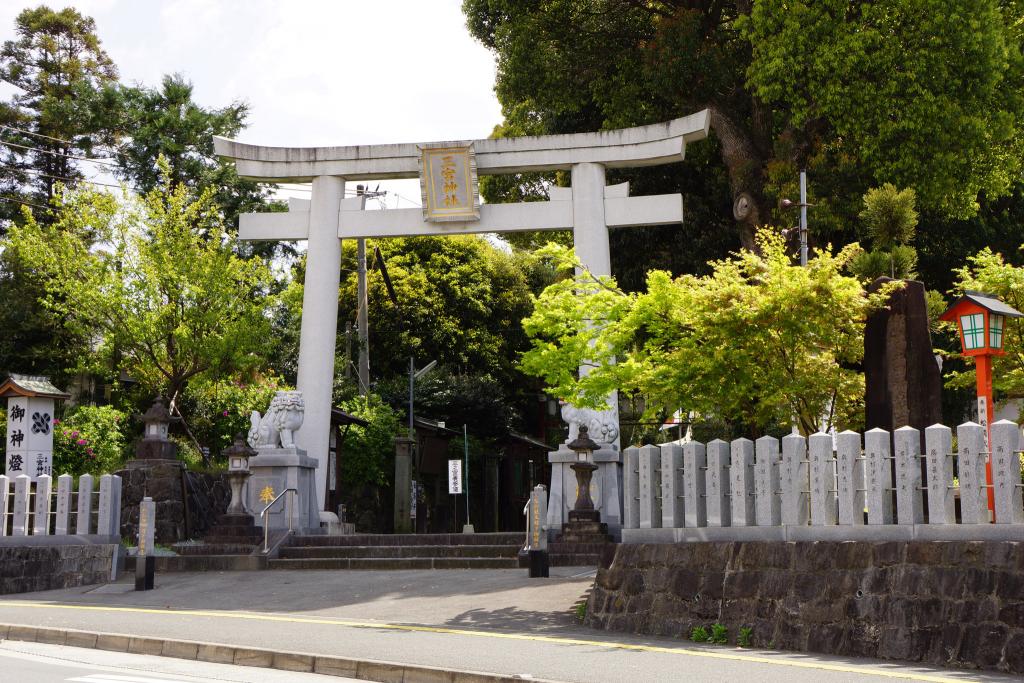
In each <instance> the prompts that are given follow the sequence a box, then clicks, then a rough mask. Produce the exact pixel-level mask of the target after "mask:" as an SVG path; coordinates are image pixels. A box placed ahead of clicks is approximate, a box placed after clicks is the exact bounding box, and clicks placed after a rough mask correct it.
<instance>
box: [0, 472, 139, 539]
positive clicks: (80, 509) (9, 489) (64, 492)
mask: <svg viewBox="0 0 1024 683" xmlns="http://www.w3.org/2000/svg"><path fill="white" fill-rule="evenodd" d="M93 481H94V480H93V477H92V475H89V474H83V475H82V476H81V477H79V480H78V491H77V493H76V492H75V491H74V486H73V484H74V479H73V477H71V475H69V474H62V475H61V476H59V477H57V490H56V491H54V490H53V481H52V479H51V478H50V476H49V475H42V476H39V477H36V478H35V482H33V481H32V478H31V477H29V476H28V475H24V474H23V475H21V476H19V477H16V478H14V479H11V478H10V477H6V476H3V475H0V536H15V537H18V536H29V535H32V536H49V535H54V536H69V535H77V536H85V535H101V536H120V534H121V532H120V528H121V477H119V476H117V475H115V474H104V475H103V476H101V477H100V478H99V491H98V492H96V491H94V490H93ZM73 501H74V502H73Z"/></svg>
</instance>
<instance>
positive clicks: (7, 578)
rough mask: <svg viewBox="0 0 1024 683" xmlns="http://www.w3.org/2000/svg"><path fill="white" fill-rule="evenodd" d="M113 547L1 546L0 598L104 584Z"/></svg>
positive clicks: (115, 547) (107, 577)
mask: <svg viewBox="0 0 1024 683" xmlns="http://www.w3.org/2000/svg"><path fill="white" fill-rule="evenodd" d="M116 549H117V546H116V545H105V544H104V545H37V546H13V545H11V546H0V595H8V594H11V593H27V592H29V591H45V590H55V589H58V588H73V587H76V586H87V585H89V584H93V583H104V582H106V581H109V580H110V565H111V562H112V561H113V557H114V552H115V550H116Z"/></svg>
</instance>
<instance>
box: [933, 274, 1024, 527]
mask: <svg viewBox="0 0 1024 683" xmlns="http://www.w3.org/2000/svg"><path fill="white" fill-rule="evenodd" d="M1022 317H1024V313H1021V312H1020V311H1018V310H1017V309H1015V308H1012V307H1011V306H1007V305H1006V304H1004V303H1003V302H1002V301H1000V300H999V299H998V298H996V297H994V296H992V295H991V294H984V293H982V292H972V291H967V292H964V295H963V296H962V297H960V299H958V300H957V301H956V302H955V303H954V304H953V305H952V306H950V307H949V308H948V309H946V312H945V313H943V314H942V315H941V316H939V320H944V321H947V322H956V324H957V330H958V331H959V332H960V346H961V348H962V350H963V355H965V356H973V357H974V370H975V371H974V380H975V386H976V388H977V395H978V422H980V423H981V425H982V426H983V427H984V428H985V433H986V435H987V436H989V441H990V443H989V446H990V447H989V450H990V451H991V450H992V449H991V436H990V435H989V425H991V424H992V413H993V405H992V357H993V356H1002V355H1004V354H1005V353H1006V351H1005V350H1004V349H1003V339H1004V337H1005V335H1004V330H1005V328H1006V319H1007V318H1022ZM991 457H992V456H991V453H990V454H989V460H988V461H987V462H986V463H985V474H986V477H987V478H988V484H989V489H988V508H989V510H992V511H993V512H994V511H995V493H994V492H993V490H992V486H991V485H992V461H991Z"/></svg>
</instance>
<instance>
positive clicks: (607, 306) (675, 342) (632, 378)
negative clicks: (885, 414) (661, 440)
mask: <svg viewBox="0 0 1024 683" xmlns="http://www.w3.org/2000/svg"><path fill="white" fill-rule="evenodd" d="M757 242H758V244H757V246H758V251H757V252H753V251H747V250H743V251H742V252H740V253H738V254H736V255H735V256H733V257H732V258H730V259H726V260H721V261H716V262H715V263H713V264H712V265H713V272H712V273H711V274H710V275H707V276H702V277H698V276H692V275H684V276H681V277H678V278H672V277H671V275H670V274H668V273H666V272H664V271H653V272H651V273H650V274H649V276H648V280H647V291H646V292H644V293H642V294H626V293H624V292H622V291H620V290H619V289H617V287H616V286H615V282H614V280H611V279H608V278H594V277H593V276H592V275H590V274H589V272H587V271H585V270H584V271H582V272H581V273H579V274H578V275H576V276H575V277H573V278H567V279H565V280H563V281H561V282H559V283H556V284H554V285H552V286H550V287H548V288H547V289H546V290H545V291H544V293H543V294H542V295H541V296H540V297H539V298H538V300H537V307H536V310H535V311H534V313H533V315H532V316H531V317H530V318H528V319H527V320H526V321H525V325H526V329H527V332H528V333H529V334H530V336H531V340H532V344H533V347H532V348H531V350H530V351H529V352H528V353H527V354H526V355H525V356H524V359H523V365H524V368H525V369H526V370H527V371H528V372H531V373H533V374H536V375H539V376H541V377H543V378H544V379H545V381H546V382H547V384H548V386H549V387H550V388H551V391H552V392H553V393H554V394H555V395H557V396H558V397H560V398H563V399H566V400H569V401H571V402H573V403H575V404H577V405H591V406H596V407H600V406H601V405H602V404H603V401H604V397H605V396H607V395H608V394H609V393H610V392H611V391H613V390H616V389H618V390H620V391H625V392H627V393H632V392H640V393H641V394H643V396H644V397H645V399H646V403H647V409H648V412H649V414H652V416H658V415H660V416H661V417H666V416H668V415H671V414H672V413H673V412H675V411H676V410H677V409H681V410H682V412H683V413H684V414H685V413H688V412H690V411H693V412H695V413H698V414H701V415H705V416H716V417H718V418H720V419H723V420H725V421H727V422H731V423H734V424H738V425H740V426H742V427H744V428H746V429H749V430H750V431H752V432H754V433H757V432H759V431H762V430H765V429H768V428H772V427H776V426H778V425H788V424H790V423H791V422H792V421H794V420H795V422H796V424H797V425H798V426H799V428H800V429H801V431H802V432H804V433H810V432H814V431H817V430H818V429H819V428H820V427H824V428H825V429H828V428H830V427H832V426H838V427H839V428H847V427H852V426H856V425H858V424H859V423H860V421H861V420H862V408H863V400H864V386H863V381H864V380H863V376H862V375H861V374H860V373H859V372H857V371H855V370H853V369H851V366H852V365H853V364H855V363H857V362H858V361H860V359H861V358H862V356H863V353H864V342H863V336H862V335H863V325H864V320H865V317H866V314H867V312H868V311H869V310H870V308H871V307H872V306H878V305H879V304H880V302H881V301H883V300H884V296H885V295H886V293H885V292H882V293H879V294H875V295H871V296H868V295H866V294H865V292H864V289H863V287H862V286H861V285H860V283H859V282H858V280H857V279H855V278H853V277H850V276H848V275H844V274H843V272H842V271H843V269H844V267H845V266H846V265H847V264H848V263H849V261H850V259H851V258H852V257H853V255H854V254H855V253H856V252H857V249H858V247H857V246H856V245H851V246H848V247H846V248H844V249H842V250H841V251H840V252H839V253H838V254H835V255H833V254H831V253H830V252H828V251H818V252H817V253H815V255H814V258H812V259H810V260H809V261H808V265H807V267H805V268H802V267H800V266H797V265H793V263H792V260H791V258H790V256H789V255H788V254H787V253H786V249H785V245H784V244H783V241H782V238H781V237H779V236H778V235H777V234H775V233H772V232H769V231H767V230H765V231H761V232H759V233H758V239H757ZM547 253H548V254H550V255H551V256H553V257H555V258H557V259H558V261H559V262H560V264H561V265H562V267H563V268H565V269H572V268H575V267H578V263H577V262H576V260H575V258H574V257H572V256H571V255H570V254H568V253H566V252H565V251H564V250H561V249H560V248H552V249H549V250H548V251H547ZM580 365H590V366H592V367H591V369H590V371H589V372H588V373H586V374H585V375H583V376H582V377H578V376H577V372H576V368H578V367H579V366H580ZM822 416H824V419H825V422H824V425H822V424H820V423H819V419H820V418H822Z"/></svg>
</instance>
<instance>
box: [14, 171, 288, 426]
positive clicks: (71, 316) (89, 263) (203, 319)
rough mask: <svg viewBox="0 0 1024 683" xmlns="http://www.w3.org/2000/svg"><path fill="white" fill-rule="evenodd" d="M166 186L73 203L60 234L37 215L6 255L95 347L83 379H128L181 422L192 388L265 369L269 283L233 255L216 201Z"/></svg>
mask: <svg viewBox="0 0 1024 683" xmlns="http://www.w3.org/2000/svg"><path fill="white" fill-rule="evenodd" d="M165 182H166V183H167V184H165V185H163V186H161V187H158V188H156V189H154V190H152V191H151V192H149V193H148V194H147V195H146V196H145V197H143V198H141V199H138V200H137V199H135V198H133V197H131V196H127V195H125V196H123V197H121V198H120V199H119V198H118V197H116V196H114V195H111V194H106V193H97V192H90V191H86V190H80V191H77V192H68V193H66V194H64V195H61V196H59V197H58V198H57V208H56V212H55V213H56V220H55V221H54V222H53V223H51V224H49V225H47V224H42V223H39V222H37V221H36V220H35V219H34V217H33V216H31V215H29V216H27V217H26V220H25V224H24V225H22V226H18V227H13V228H11V230H10V231H9V233H8V236H7V238H6V239H5V240H4V242H3V245H2V246H3V248H4V251H5V254H7V255H10V257H11V258H12V259H15V260H17V261H19V262H21V263H25V264H29V265H30V267H31V268H32V269H33V270H34V271H35V272H36V273H38V274H40V276H41V278H42V285H43V289H42V291H41V292H40V301H41V303H42V304H44V305H46V306H47V307H49V308H50V309H51V310H53V311H55V312H56V313H58V314H59V315H60V316H61V317H62V319H63V320H64V324H65V325H68V326H70V327H72V328H75V329H79V330H82V331H83V332H88V333H90V334H93V335H96V336H97V337H98V342H99V343H98V346H97V349H96V352H95V353H92V354H83V356H82V357H81V361H82V362H83V363H89V362H90V361H91V362H92V363H93V364H94V365H93V367H89V365H85V366H84V367H82V369H83V370H86V369H98V368H104V367H107V368H113V369H115V370H120V371H123V372H124V373H126V374H127V375H128V376H130V377H132V378H133V379H134V380H135V381H136V382H138V384H139V386H140V387H141V388H142V390H143V391H144V393H145V394H148V395H149V396H154V395H156V394H158V393H162V394H164V395H166V396H167V397H168V398H169V399H170V405H171V407H172V410H174V411H175V412H178V413H180V412H181V411H180V409H179V406H178V404H179V402H180V401H181V400H182V398H183V396H184V394H185V393H186V391H187V389H188V386H189V383H190V382H196V381H200V380H207V381H209V380H213V379H215V378H218V377H221V376H231V375H233V374H236V373H244V372H246V371H251V370H253V369H256V368H257V367H258V366H259V365H260V363H261V360H260V359H261V357H262V350H263V349H264V347H265V345H266V344H267V341H268V340H267V331H268V329H269V322H268V320H267V317H266V316H265V315H264V310H265V303H264V299H265V296H266V289H267V287H268V285H269V281H270V274H269V271H268V270H267V269H266V267H265V266H263V264H262V262H260V261H256V260H248V261H246V260H243V259H240V258H239V257H238V256H237V255H236V254H235V253H234V251H233V249H232V239H231V237H230V235H227V234H226V233H224V232H223V228H222V227H221V222H220V218H219V214H218V212H217V211H216V210H215V209H214V207H212V205H211V202H210V192H209V191H208V190H207V191H205V192H203V193H202V194H201V195H199V196H198V197H196V196H193V195H192V194H191V193H190V192H189V190H188V188H187V187H185V186H183V185H177V186H171V185H170V184H169V179H167V178H166V177H165ZM97 242H99V243H101V244H102V245H103V248H102V249H92V248H91V245H92V244H94V243H97ZM186 424H187V423H186Z"/></svg>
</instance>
